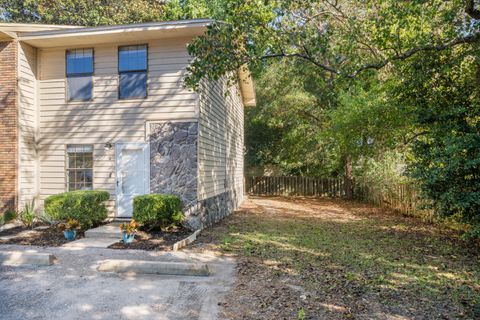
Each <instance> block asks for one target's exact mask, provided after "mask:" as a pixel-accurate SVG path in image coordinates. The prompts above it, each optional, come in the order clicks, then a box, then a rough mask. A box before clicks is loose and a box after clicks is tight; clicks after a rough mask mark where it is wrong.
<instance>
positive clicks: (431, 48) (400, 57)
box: [348, 33, 480, 78]
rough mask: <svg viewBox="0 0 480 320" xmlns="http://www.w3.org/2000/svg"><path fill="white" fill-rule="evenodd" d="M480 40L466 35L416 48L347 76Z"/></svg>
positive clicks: (476, 35)
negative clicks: (419, 54)
mask: <svg viewBox="0 0 480 320" xmlns="http://www.w3.org/2000/svg"><path fill="white" fill-rule="evenodd" d="M479 40H480V33H475V34H472V35H468V36H465V37H462V38H456V39H453V40H451V41H449V42H446V43H442V44H438V45H427V46H424V47H418V48H412V49H410V50H408V51H406V52H404V53H402V54H398V55H394V56H391V57H390V58H387V59H385V60H383V61H380V62H377V63H367V64H364V65H363V66H361V67H360V68H358V69H357V70H356V71H354V72H353V73H351V74H350V75H348V77H349V78H355V77H356V76H357V75H358V74H359V73H361V72H363V71H365V70H369V69H374V70H379V69H381V68H383V67H385V66H386V65H387V64H389V63H390V62H393V61H399V60H406V59H408V58H410V57H411V56H413V55H415V54H417V53H419V52H422V51H442V50H444V49H447V48H453V47H455V46H457V45H461V44H465V43H474V42H477V41H479Z"/></svg>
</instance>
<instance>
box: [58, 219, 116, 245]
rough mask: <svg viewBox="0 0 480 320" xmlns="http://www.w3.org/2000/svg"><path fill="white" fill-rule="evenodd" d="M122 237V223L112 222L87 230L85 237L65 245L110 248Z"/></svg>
mask: <svg viewBox="0 0 480 320" xmlns="http://www.w3.org/2000/svg"><path fill="white" fill-rule="evenodd" d="M120 239H122V232H121V230H120V223H119V222H111V223H109V224H106V225H103V226H100V227H97V228H93V229H89V230H87V231H85V238H83V239H80V240H75V241H72V242H69V243H66V244H64V245H63V247H66V248H71V249H82V248H108V247H109V246H111V245H112V244H114V243H116V242H118V241H120Z"/></svg>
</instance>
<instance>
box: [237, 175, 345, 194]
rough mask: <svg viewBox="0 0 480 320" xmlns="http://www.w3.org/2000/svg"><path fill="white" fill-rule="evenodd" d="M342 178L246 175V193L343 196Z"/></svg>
mask: <svg viewBox="0 0 480 320" xmlns="http://www.w3.org/2000/svg"><path fill="white" fill-rule="evenodd" d="M344 186H345V184H344V181H343V179H340V178H312V177H245V189H246V193H247V194H249V195H252V196H306V197H343V196H344V195H345V187H344Z"/></svg>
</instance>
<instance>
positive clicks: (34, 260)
mask: <svg viewBox="0 0 480 320" xmlns="http://www.w3.org/2000/svg"><path fill="white" fill-rule="evenodd" d="M55 259H56V258H55V256H54V255H53V254H49V253H37V252H21V251H10V252H0V265H3V266H21V265H36V266H51V265H52V264H53V262H54V260H55Z"/></svg>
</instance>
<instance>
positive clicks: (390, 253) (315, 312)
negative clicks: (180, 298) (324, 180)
mask: <svg viewBox="0 0 480 320" xmlns="http://www.w3.org/2000/svg"><path fill="white" fill-rule="evenodd" d="M191 248H192V250H194V251H197V250H198V251H203V250H214V251H218V252H219V253H221V254H230V255H234V256H236V257H237V261H238V263H239V264H238V271H237V280H236V282H235V285H234V288H233V289H232V290H231V291H230V292H229V294H228V295H227V297H226V298H225V301H223V302H222V303H221V305H222V310H223V311H222V312H223V313H224V314H223V317H225V318H230V319H297V318H298V319H480V254H479V251H480V250H479V246H478V243H464V242H462V241H461V240H460V239H459V237H458V236H457V235H456V234H455V233H453V232H451V231H447V230H445V229H442V228H440V227H438V226H434V225H432V224H428V223H424V222H421V221H420V220H418V219H415V218H408V217H402V216H400V215H398V214H395V213H392V212H385V210H384V209H378V208H373V207H371V206H368V205H364V204H359V203H352V202H346V201H341V200H313V199H287V198H250V200H248V201H246V202H245V204H244V205H243V206H242V208H241V209H240V210H238V211H237V212H236V213H234V214H233V215H232V216H230V217H228V218H226V219H224V220H223V222H221V223H219V224H218V225H216V226H214V227H212V228H209V229H206V230H205V231H203V232H202V234H201V236H200V237H199V239H198V240H197V242H196V243H195V245H193V246H192V247H191Z"/></svg>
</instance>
